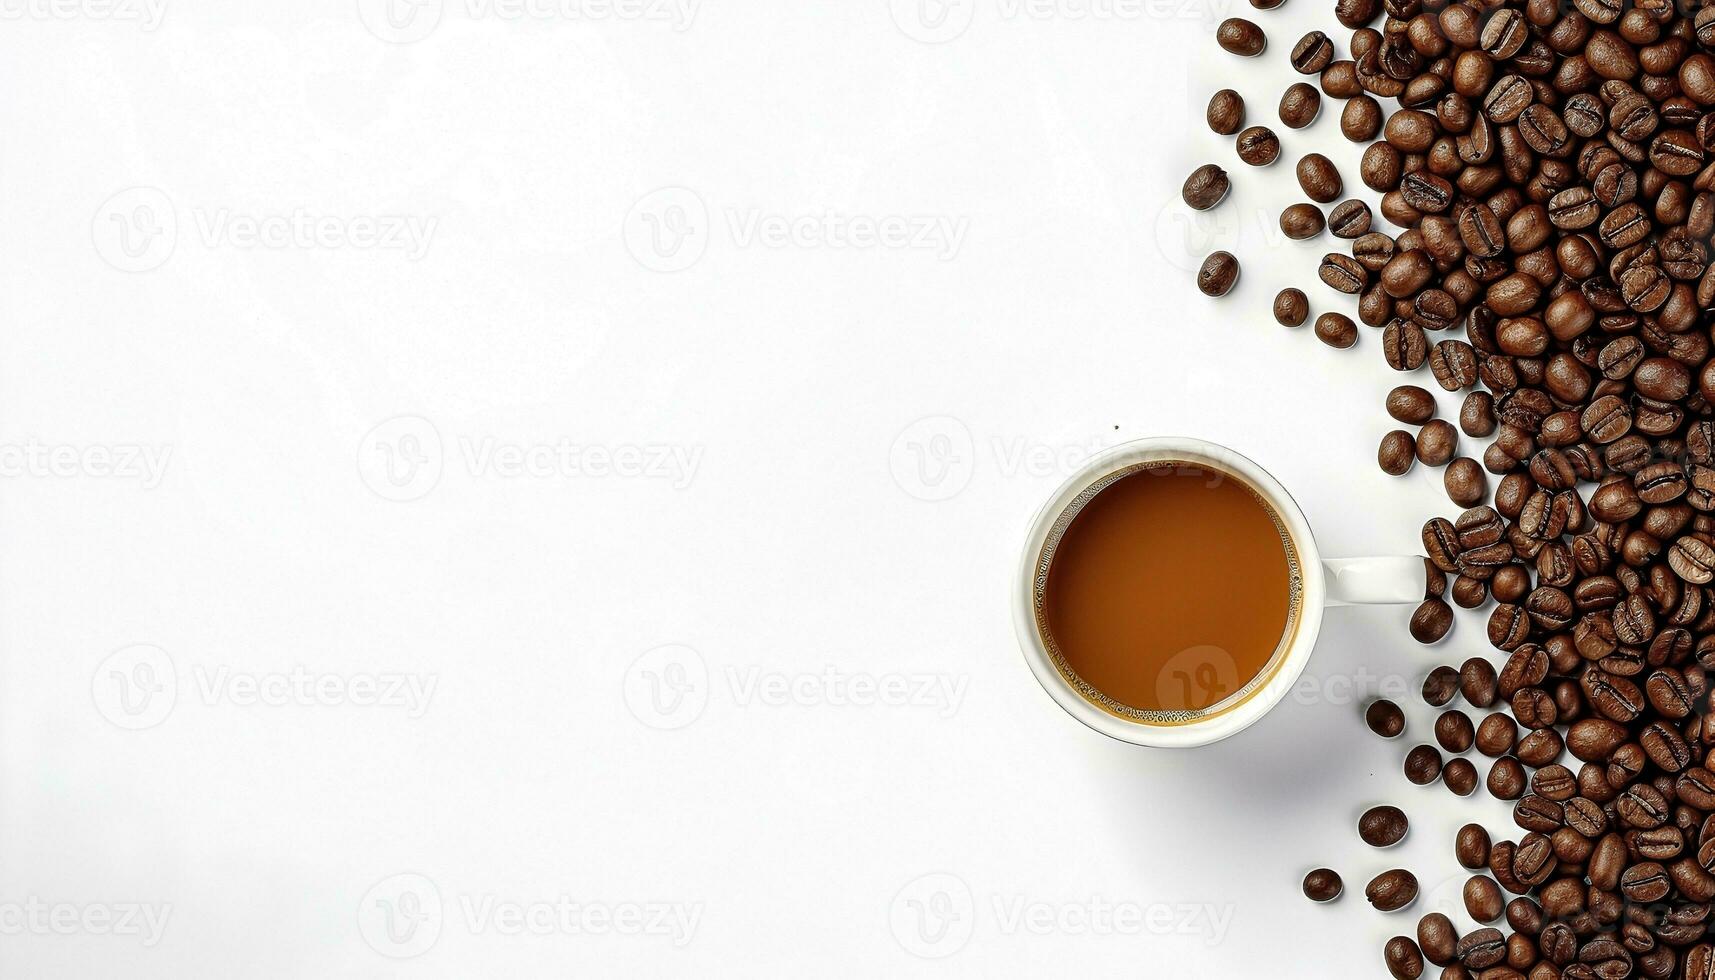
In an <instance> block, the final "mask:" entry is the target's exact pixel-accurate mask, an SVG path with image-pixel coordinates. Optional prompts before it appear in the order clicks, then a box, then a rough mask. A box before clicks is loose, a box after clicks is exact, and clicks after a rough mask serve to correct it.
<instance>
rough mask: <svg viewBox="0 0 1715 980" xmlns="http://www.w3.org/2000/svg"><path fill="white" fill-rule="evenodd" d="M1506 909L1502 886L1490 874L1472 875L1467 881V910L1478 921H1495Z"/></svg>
mask: <svg viewBox="0 0 1715 980" xmlns="http://www.w3.org/2000/svg"><path fill="white" fill-rule="evenodd" d="M1505 909H1506V900H1505V899H1503V898H1502V897H1501V886H1499V885H1497V884H1495V879H1493V878H1490V877H1489V876H1488V875H1472V876H1471V877H1470V878H1469V879H1467V880H1466V882H1465V911H1466V912H1467V913H1469V914H1470V916H1471V918H1473V919H1476V920H1477V921H1478V922H1494V921H1495V920H1497V919H1499V918H1500V917H1501V913H1502V912H1503V911H1504V910H1505Z"/></svg>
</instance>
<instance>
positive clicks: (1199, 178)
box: [1179, 163, 1232, 211]
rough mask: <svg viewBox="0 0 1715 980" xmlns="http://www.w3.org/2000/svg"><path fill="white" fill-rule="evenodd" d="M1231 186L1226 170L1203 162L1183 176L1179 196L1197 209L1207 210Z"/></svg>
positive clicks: (1219, 200)
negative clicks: (1188, 174)
mask: <svg viewBox="0 0 1715 980" xmlns="http://www.w3.org/2000/svg"><path fill="white" fill-rule="evenodd" d="M1231 187H1232V181H1231V180H1229V179H1228V178H1227V172H1226V171H1225V170H1222V169H1221V168H1220V167H1218V166H1216V165H1214V164H1212V163H1205V164H1203V165H1202V166H1201V167H1198V168H1197V169H1196V170H1193V171H1191V176H1189V177H1187V178H1185V186H1184V187H1182V188H1181V189H1180V192H1179V193H1180V196H1181V197H1183V198H1184V199H1185V203H1186V204H1187V205H1189V206H1190V207H1191V208H1192V209H1194V210H1197V211H1207V210H1209V209H1210V208H1212V207H1214V206H1215V205H1217V204H1219V203H1221V199H1222V198H1225V197H1226V196H1227V191H1228V189H1230V188H1231Z"/></svg>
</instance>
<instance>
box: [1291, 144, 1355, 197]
mask: <svg viewBox="0 0 1715 980" xmlns="http://www.w3.org/2000/svg"><path fill="white" fill-rule="evenodd" d="M1297 173H1298V186H1299V187H1302V188H1303V189H1304V194H1305V196H1307V197H1309V198H1310V199H1311V200H1312V201H1315V202H1317V203H1319V204H1328V203H1330V202H1332V201H1335V200H1338V199H1339V197H1340V192H1341V191H1342V190H1344V187H1343V186H1342V184H1341V181H1340V171H1339V170H1338V169H1337V168H1335V166H1334V161H1332V160H1330V159H1328V158H1327V157H1325V156H1323V155H1322V154H1320V153H1307V154H1305V155H1304V156H1302V157H1300V158H1299V160H1298V167H1297Z"/></svg>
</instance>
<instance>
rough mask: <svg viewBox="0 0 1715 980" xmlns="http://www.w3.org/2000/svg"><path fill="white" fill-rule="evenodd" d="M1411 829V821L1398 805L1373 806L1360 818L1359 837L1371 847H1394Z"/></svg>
mask: <svg viewBox="0 0 1715 980" xmlns="http://www.w3.org/2000/svg"><path fill="white" fill-rule="evenodd" d="M1410 829H1411V822H1410V821H1409V820H1407V819H1406V817H1405V813H1404V811H1402V810H1400V808H1399V807H1396V806H1373V807H1370V808H1369V809H1368V810H1365V811H1364V814H1363V816H1361V817H1359V818H1358V837H1359V838H1361V839H1362V840H1363V842H1364V843H1366V844H1368V845H1370V846H1371V847H1392V846H1393V845H1395V844H1398V843H1399V842H1400V841H1402V840H1404V839H1405V834H1406V831H1408V830H1410Z"/></svg>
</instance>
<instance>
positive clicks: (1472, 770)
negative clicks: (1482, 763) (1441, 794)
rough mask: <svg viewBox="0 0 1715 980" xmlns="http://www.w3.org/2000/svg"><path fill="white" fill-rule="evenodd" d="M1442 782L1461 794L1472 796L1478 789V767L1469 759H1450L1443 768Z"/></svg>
mask: <svg viewBox="0 0 1715 980" xmlns="http://www.w3.org/2000/svg"><path fill="white" fill-rule="evenodd" d="M1441 782H1442V783H1443V784H1445V785H1446V787H1447V788H1448V789H1450V790H1452V791H1453V792H1454V793H1456V794H1458V795H1460V796H1470V795H1471V794H1472V793H1473V792H1474V791H1475V790H1476V789H1477V767H1476V766H1474V765H1472V764H1471V760H1469V759H1450V760H1448V762H1447V765H1446V766H1445V767H1444V768H1442V770H1441Z"/></svg>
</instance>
